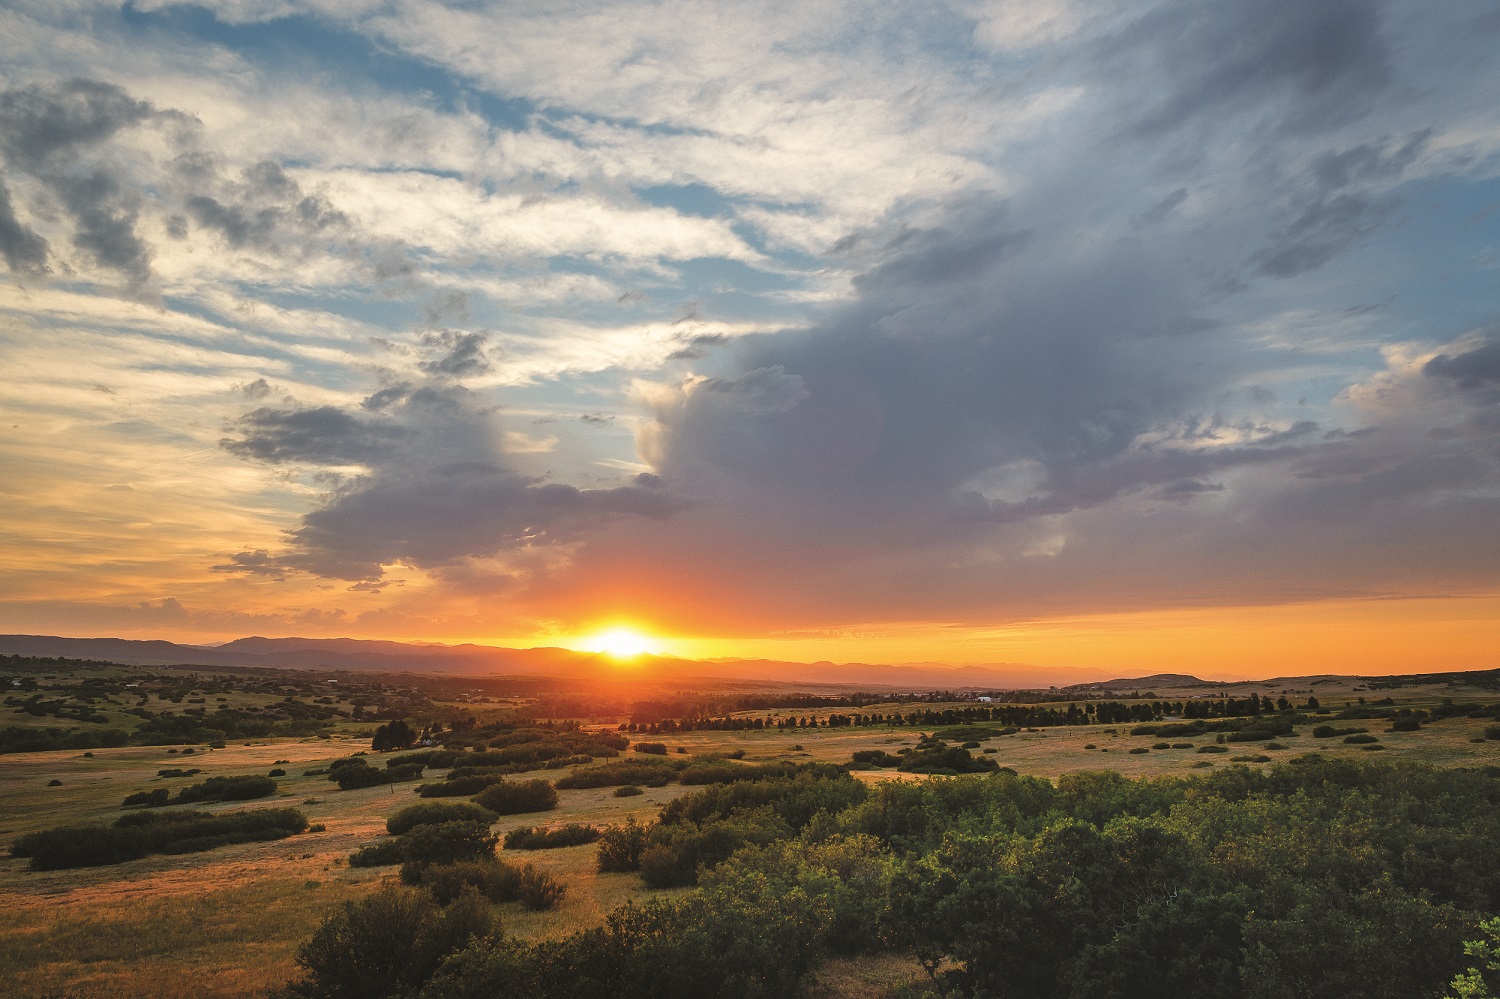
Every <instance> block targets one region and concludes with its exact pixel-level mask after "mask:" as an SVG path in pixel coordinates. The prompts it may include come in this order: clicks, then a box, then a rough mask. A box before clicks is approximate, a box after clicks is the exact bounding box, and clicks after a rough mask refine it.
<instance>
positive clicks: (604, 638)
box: [583, 628, 656, 659]
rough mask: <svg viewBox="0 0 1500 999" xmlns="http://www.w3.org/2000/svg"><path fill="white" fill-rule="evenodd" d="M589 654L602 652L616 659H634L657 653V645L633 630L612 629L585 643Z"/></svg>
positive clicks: (584, 645)
mask: <svg viewBox="0 0 1500 999" xmlns="http://www.w3.org/2000/svg"><path fill="white" fill-rule="evenodd" d="M583 647H584V648H585V649H586V650H587V651H589V652H602V653H604V654H605V655H607V656H613V657H614V658H616V659H634V658H635V657H636V656H639V655H643V654H645V653H648V652H655V651H656V643H655V642H653V641H652V640H651V639H650V638H648V637H646V636H645V635H643V634H641V633H640V632H638V631H636V630H634V629H632V628H610V629H609V630H608V631H601V632H599V633H598V634H597V635H594V636H593V637H592V638H589V639H587V640H585V641H584V642H583Z"/></svg>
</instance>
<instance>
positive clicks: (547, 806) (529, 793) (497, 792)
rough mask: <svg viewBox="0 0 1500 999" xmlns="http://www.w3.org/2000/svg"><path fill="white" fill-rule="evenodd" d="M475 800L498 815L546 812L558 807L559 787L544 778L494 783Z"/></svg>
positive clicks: (475, 797) (476, 796)
mask: <svg viewBox="0 0 1500 999" xmlns="http://www.w3.org/2000/svg"><path fill="white" fill-rule="evenodd" d="M474 800H475V801H477V802H478V803H479V804H480V805H482V806H484V807H485V808H488V809H489V810H490V811H492V812H494V813H495V814H497V815H520V814H522V813H525V812H545V811H549V810H551V809H553V808H556V807H557V802H558V796H557V789H556V788H554V787H553V786H552V785H551V784H549V783H548V782H547V781H544V780H528V781H516V782H511V781H503V782H501V783H499V784H492V785H491V786H489V787H487V788H485V789H484V790H483V791H481V792H479V793H478V794H477V795H475V796H474Z"/></svg>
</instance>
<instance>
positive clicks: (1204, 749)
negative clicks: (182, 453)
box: [1198, 746, 1229, 753]
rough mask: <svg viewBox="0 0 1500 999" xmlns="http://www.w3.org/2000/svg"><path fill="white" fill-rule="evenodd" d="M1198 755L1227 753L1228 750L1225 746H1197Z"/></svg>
mask: <svg viewBox="0 0 1500 999" xmlns="http://www.w3.org/2000/svg"><path fill="white" fill-rule="evenodd" d="M1198 752H1200V753H1227V752H1229V749H1228V748H1227V747H1225V746H1199V747H1198Z"/></svg>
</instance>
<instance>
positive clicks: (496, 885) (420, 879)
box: [401, 857, 521, 905]
mask: <svg viewBox="0 0 1500 999" xmlns="http://www.w3.org/2000/svg"><path fill="white" fill-rule="evenodd" d="M401 881H402V883H404V884H409V885H420V886H421V887H423V888H426V889H427V890H428V891H430V892H432V896H433V898H435V899H437V901H438V904H439V905H447V904H449V903H450V902H452V901H453V900H454V899H456V898H458V897H459V896H461V895H462V894H463V892H464V890H465V889H472V890H474V891H477V892H478V893H479V894H480V895H483V896H484V897H485V898H487V899H489V900H490V901H491V902H514V901H516V900H517V899H519V898H520V897H521V869H520V868H519V867H517V866H515V865H514V864H507V863H505V862H504V861H502V860H497V859H495V858H494V857H487V858H485V859H484V860H467V861H458V862H457V863H452V864H412V863H408V864H403V865H402V867H401Z"/></svg>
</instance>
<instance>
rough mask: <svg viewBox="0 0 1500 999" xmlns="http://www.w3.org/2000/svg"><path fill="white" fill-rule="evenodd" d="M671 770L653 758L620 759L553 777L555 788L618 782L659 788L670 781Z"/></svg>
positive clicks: (610, 785) (618, 783) (672, 772)
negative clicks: (555, 779) (555, 778)
mask: <svg viewBox="0 0 1500 999" xmlns="http://www.w3.org/2000/svg"><path fill="white" fill-rule="evenodd" d="M674 774H675V771H674V770H673V769H672V768H671V767H670V766H668V765H667V764H666V763H665V762H657V761H655V760H620V761H618V762H612V763H601V764H599V765H597V766H592V767H582V768H580V769H578V770H574V771H573V772H572V773H571V774H568V775H567V776H564V777H559V778H558V779H557V784H556V786H557V788H558V790H562V791H567V790H571V789H575V788H591V787H615V786H618V785H621V784H637V785H641V786H643V787H663V786H665V785H666V784H668V783H670V782H671V780H672V777H673V776H674Z"/></svg>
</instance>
